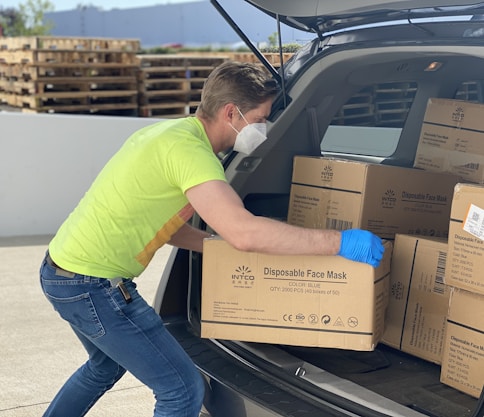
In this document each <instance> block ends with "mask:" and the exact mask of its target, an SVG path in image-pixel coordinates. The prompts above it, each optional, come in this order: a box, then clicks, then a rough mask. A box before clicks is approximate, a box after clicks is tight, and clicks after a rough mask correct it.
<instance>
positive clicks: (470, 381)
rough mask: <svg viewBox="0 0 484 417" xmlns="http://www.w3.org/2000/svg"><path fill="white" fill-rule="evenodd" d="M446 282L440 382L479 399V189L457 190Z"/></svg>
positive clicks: (482, 363)
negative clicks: (447, 298) (447, 300)
mask: <svg viewBox="0 0 484 417" xmlns="http://www.w3.org/2000/svg"><path fill="white" fill-rule="evenodd" d="M449 230H450V235H449V252H448V258H447V266H446V270H447V275H446V283H448V284H449V285H450V286H451V288H452V289H451V295H450V306H449V313H448V317H447V327H446V336H445V344H444V353H443V358H442V372H441V381H442V382H444V383H446V384H447V385H450V386H452V387H454V388H457V389H459V390H461V391H463V392H465V393H467V394H469V395H472V396H474V397H479V395H480V393H481V389H482V387H483V386H484V377H483V375H484V336H483V334H484V310H483V308H482V306H483V305H484V276H483V275H482V271H483V270H484V187H483V186H480V185H476V184H459V185H458V186H456V189H455V194H454V201H453V203H452V211H451V220H450V229H449Z"/></svg>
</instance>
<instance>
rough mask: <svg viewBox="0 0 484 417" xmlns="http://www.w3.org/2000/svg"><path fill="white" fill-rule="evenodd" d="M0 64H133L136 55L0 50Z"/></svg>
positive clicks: (123, 53)
mask: <svg viewBox="0 0 484 417" xmlns="http://www.w3.org/2000/svg"><path fill="white" fill-rule="evenodd" d="M0 63H5V64H10V65H12V64H22V65H25V64H30V65H41V64H42V65H51V64H59V63H60V64H67V63H68V64H75V65H78V64H81V65H86V64H87V65H91V64H134V65H136V66H137V58H136V54H134V53H130V52H116V51H114V52H113V51H70V50H44V49H36V50H17V51H10V50H0Z"/></svg>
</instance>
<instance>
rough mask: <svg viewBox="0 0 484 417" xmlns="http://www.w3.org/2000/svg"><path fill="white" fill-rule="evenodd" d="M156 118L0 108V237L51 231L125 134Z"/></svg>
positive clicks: (117, 147)
mask: <svg viewBox="0 0 484 417" xmlns="http://www.w3.org/2000/svg"><path fill="white" fill-rule="evenodd" d="M157 121H158V120H157V119H147V118H135V117H114V116H84V115H57V114H56V115H54V114H27V113H10V112H0V237H8V236H32V235H50V234H54V233H55V232H56V230H57V228H58V227H59V226H60V224H61V223H62V221H63V220H64V219H65V218H66V217H67V216H68V214H69V213H70V212H71V210H72V209H73V208H74V207H75V206H76V205H77V203H78V201H79V199H80V198H81V197H82V196H83V195H84V193H85V191H86V190H87V189H88V187H89V186H90V184H91V182H92V181H93V179H94V178H95V177H96V175H97V173H98V172H99V171H100V170H101V168H102V167H103V166H104V164H105V163H106V162H107V161H108V159H109V158H110V157H111V156H112V155H113V154H114V153H115V152H116V151H117V150H118V149H119V148H120V146H121V145H122V144H123V142H124V141H125V140H126V139H127V138H128V136H129V135H130V134H131V133H132V132H134V131H135V130H137V129H139V128H141V127H143V126H146V125H147V124H151V123H155V122H157Z"/></svg>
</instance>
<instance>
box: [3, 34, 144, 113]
mask: <svg viewBox="0 0 484 417" xmlns="http://www.w3.org/2000/svg"><path fill="white" fill-rule="evenodd" d="M139 49H140V44H139V41H138V40H128V39H105V38H70V37H69V38H65V37H49V36H34V37H16V38H0V101H3V102H4V103H6V104H8V105H10V106H14V107H19V108H22V110H23V111H32V112H37V113H81V114H82V113H88V114H92V113H98V114H112V115H137V111H138V89H137V72H138V62H137V54H138V53H139Z"/></svg>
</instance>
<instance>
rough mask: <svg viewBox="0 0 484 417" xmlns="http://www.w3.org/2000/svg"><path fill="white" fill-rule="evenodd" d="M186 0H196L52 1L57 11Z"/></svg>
mask: <svg viewBox="0 0 484 417" xmlns="http://www.w3.org/2000/svg"><path fill="white" fill-rule="evenodd" d="M186 1H195V0H151V1H150V0H87V1H85V0H50V2H51V3H52V4H53V5H54V7H55V11H56V12H58V11H61V10H72V9H76V8H77V6H78V5H83V6H96V7H101V8H102V9H104V10H110V9H114V8H118V9H129V8H134V7H143V6H154V5H156V4H167V3H182V2H186ZM19 3H23V1H22V0H20V1H19V0H1V1H0V6H1V7H2V8H4V9H8V8H10V7H13V8H17V7H18V5H19Z"/></svg>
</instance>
